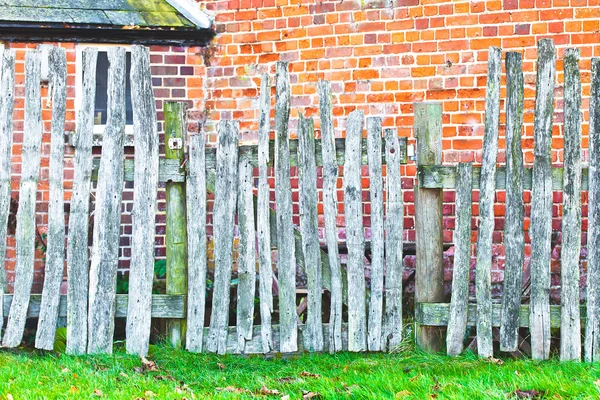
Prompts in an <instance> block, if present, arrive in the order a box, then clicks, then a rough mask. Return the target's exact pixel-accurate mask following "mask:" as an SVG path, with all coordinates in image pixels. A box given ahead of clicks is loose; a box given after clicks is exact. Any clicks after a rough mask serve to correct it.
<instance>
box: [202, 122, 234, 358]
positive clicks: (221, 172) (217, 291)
mask: <svg viewBox="0 0 600 400" xmlns="http://www.w3.org/2000/svg"><path fill="white" fill-rule="evenodd" d="M238 132H239V122H237V121H222V122H221V123H220V126H219V138H218V144H217V146H218V150H217V181H216V188H215V203H214V209H213V215H214V217H213V230H214V242H215V275H214V286H213V304H212V313H211V316H210V330H209V334H208V337H207V338H206V343H205V346H206V347H205V348H206V350H208V351H210V352H217V353H219V354H224V353H225V352H226V351H227V326H228V321H229V286H230V282H231V263H232V250H233V229H234V224H235V222H234V219H235V204H236V197H237V196H236V195H237V185H238V146H237V138H238ZM236 345H237V340H236Z"/></svg>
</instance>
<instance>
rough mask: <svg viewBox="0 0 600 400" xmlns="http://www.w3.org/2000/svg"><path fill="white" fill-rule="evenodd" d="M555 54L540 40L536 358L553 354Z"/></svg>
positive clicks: (534, 228)
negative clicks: (550, 297)
mask: <svg viewBox="0 0 600 400" xmlns="http://www.w3.org/2000/svg"><path fill="white" fill-rule="evenodd" d="M555 70H556V54H555V50H554V43H553V42H552V40H551V39H541V40H540V41H539V42H538V63H537V91H536V97H535V120H534V142H535V144H534V146H535V149H534V154H535V159H534V162H533V179H532V182H533V184H532V186H533V193H532V198H533V199H534V201H532V204H531V230H530V235H531V266H530V269H531V298H530V304H531V309H530V311H531V317H530V331H531V351H532V354H531V355H532V357H533V359H534V360H542V359H547V358H548V356H549V355H550V309H549V307H550V299H549V292H550V256H551V251H552V249H551V245H550V243H551V242H550V240H551V235H552V171H551V147H552V114H553V113H554V76H555Z"/></svg>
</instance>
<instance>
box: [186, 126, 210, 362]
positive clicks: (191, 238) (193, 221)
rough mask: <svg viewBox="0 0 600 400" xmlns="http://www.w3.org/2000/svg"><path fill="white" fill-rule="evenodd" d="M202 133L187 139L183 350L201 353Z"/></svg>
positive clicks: (203, 259)
mask: <svg viewBox="0 0 600 400" xmlns="http://www.w3.org/2000/svg"><path fill="white" fill-rule="evenodd" d="M204 147H205V139H204V135H203V134H202V133H198V134H197V135H193V136H192V137H191V138H190V146H189V154H188V157H189V174H188V177H187V180H186V196H187V204H186V205H187V209H188V210H195V211H194V212H193V213H191V212H190V213H188V214H187V229H188V297H187V332H186V336H185V340H186V349H187V350H188V351H191V352H194V353H200V352H201V351H202V340H203V334H204V313H205V306H206V264H207V260H206V156H205V152H204Z"/></svg>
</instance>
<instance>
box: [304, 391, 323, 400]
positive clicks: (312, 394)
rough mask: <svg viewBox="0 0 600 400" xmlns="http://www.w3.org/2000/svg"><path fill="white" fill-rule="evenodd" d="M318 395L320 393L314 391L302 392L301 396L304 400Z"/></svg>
mask: <svg viewBox="0 0 600 400" xmlns="http://www.w3.org/2000/svg"><path fill="white" fill-rule="evenodd" d="M320 396H321V395H320V394H319V393H315V392H304V393H303V394H302V398H303V399H304V400H306V399H315V398H317V397H320Z"/></svg>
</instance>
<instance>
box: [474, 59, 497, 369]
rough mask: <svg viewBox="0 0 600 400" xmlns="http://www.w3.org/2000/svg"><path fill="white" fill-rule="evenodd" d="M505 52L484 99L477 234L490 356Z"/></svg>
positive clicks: (480, 332) (485, 347)
mask: <svg viewBox="0 0 600 400" xmlns="http://www.w3.org/2000/svg"><path fill="white" fill-rule="evenodd" d="M501 73H502V50H500V48H498V47H490V50H489V53H488V76H487V88H486V98H485V132H484V136H483V156H482V166H481V183H480V188H481V189H480V191H479V233H478V235H477V267H476V273H475V277H476V294H477V352H478V353H479V356H481V357H491V356H492V355H493V353H494V348H493V345H492V288H491V286H492V235H493V233H494V196H495V189H496V158H497V155H498V120H499V118H500V74H501Z"/></svg>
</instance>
